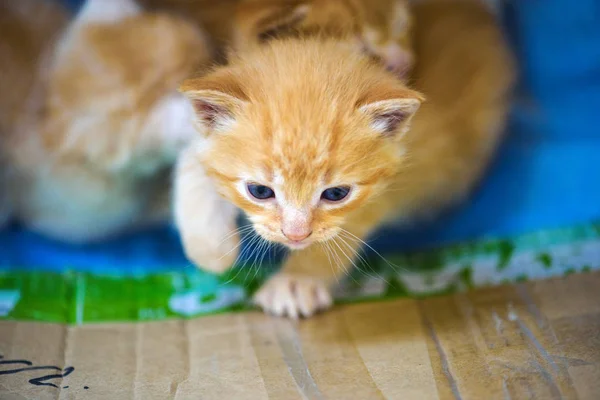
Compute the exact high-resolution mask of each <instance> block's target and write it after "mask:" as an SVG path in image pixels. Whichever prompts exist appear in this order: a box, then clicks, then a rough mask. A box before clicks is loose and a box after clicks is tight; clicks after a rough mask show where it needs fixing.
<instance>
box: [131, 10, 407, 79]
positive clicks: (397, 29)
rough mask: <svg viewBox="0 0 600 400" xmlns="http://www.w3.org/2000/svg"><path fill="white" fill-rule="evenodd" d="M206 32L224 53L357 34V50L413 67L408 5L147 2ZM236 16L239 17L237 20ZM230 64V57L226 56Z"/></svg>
mask: <svg viewBox="0 0 600 400" xmlns="http://www.w3.org/2000/svg"><path fill="white" fill-rule="evenodd" d="M142 3H143V4H145V5H149V6H152V7H154V8H157V9H161V8H166V9H169V10H172V11H175V12H179V13H181V14H183V15H186V16H187V17H189V18H191V19H193V20H195V21H197V22H198V23H199V24H200V25H202V26H204V27H205V28H206V29H207V31H208V32H209V33H210V35H211V37H214V38H215V39H216V41H217V43H218V45H219V46H220V47H221V48H222V49H223V48H226V47H233V48H234V49H238V50H240V49H247V48H248V47H249V46H251V45H257V44H260V43H262V42H264V41H265V40H267V39H268V38H271V37H273V36H282V35H290V34H293V33H294V32H298V31H300V32H302V33H304V34H306V33H307V31H310V30H314V29H315V27H316V28H318V29H319V30H321V31H322V30H327V31H328V34H329V35H332V34H337V35H340V34H342V35H345V34H353V35H355V36H356V39H357V40H356V41H355V43H354V44H355V45H356V46H357V47H358V48H359V49H361V50H366V51H368V52H369V54H371V55H373V56H376V57H378V58H380V59H382V60H384V62H385V63H386V65H387V66H388V67H389V68H390V69H391V70H393V71H396V72H397V73H399V74H405V73H406V72H407V71H408V70H409V69H410V67H411V65H412V63H413V54H412V44H411V29H412V18H411V14H410V9H409V7H408V0H220V1H210V0H196V1H189V0H142ZM232 15H235V17H234V18H232ZM221 53H223V54H222V56H221V58H223V59H225V58H226V54H225V53H226V51H221Z"/></svg>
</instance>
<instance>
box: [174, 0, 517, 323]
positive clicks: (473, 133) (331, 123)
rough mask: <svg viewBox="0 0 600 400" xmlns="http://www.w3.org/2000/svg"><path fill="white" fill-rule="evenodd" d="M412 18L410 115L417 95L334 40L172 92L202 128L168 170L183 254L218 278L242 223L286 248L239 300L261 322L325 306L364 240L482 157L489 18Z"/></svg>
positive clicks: (476, 166)
mask: <svg viewBox="0 0 600 400" xmlns="http://www.w3.org/2000/svg"><path fill="white" fill-rule="evenodd" d="M414 14H415V19H416V21H417V23H416V31H415V53H416V56H417V57H416V59H417V64H416V66H415V70H414V74H415V80H416V86H415V88H416V89H417V90H419V92H421V93H424V94H425V96H426V97H427V101H426V102H424V103H423V105H422V106H421V107H420V110H419V111H418V112H417V109H419V106H420V104H421V102H422V100H423V97H422V95H421V94H419V92H417V91H414V90H412V89H409V88H407V87H406V86H405V85H404V84H402V83H401V82H400V81H399V80H397V79H396V78H395V76H393V75H392V74H389V73H387V72H386V71H385V70H384V69H383V68H382V67H381V66H380V65H379V64H377V63H374V62H372V61H371V60H370V59H369V58H368V57H367V56H365V55H363V54H361V53H360V52H357V51H355V50H353V49H352V48H351V46H348V45H347V43H343V42H341V41H340V40H339V39H334V40H328V39H323V38H319V37H309V38H285V39H275V40H272V41H270V42H269V43H267V44H265V45H264V46H260V47H258V48H252V49H251V51H248V52H246V53H242V54H240V55H238V56H237V57H236V58H235V59H232V61H231V64H230V65H229V66H227V67H223V68H220V69H217V70H215V71H214V72H213V73H211V74H209V75H208V76H205V77H199V78H195V79H190V80H188V81H186V82H185V83H184V84H183V85H182V87H181V90H182V92H183V93H185V94H186V95H187V96H188V97H189V99H190V101H191V102H192V104H193V105H194V108H195V110H196V115H197V118H196V123H197V124H198V127H199V129H200V130H201V132H202V133H203V135H202V136H200V137H199V138H198V139H197V141H196V142H195V143H194V144H193V145H192V146H190V147H189V148H188V149H187V150H186V151H184V152H183V153H182V156H181V157H180V160H179V162H178V168H177V172H176V188H175V215H176V222H177V225H178V227H179V229H180V232H181V234H182V238H183V243H184V247H185V250H186V253H187V255H188V256H189V258H190V259H191V260H192V261H194V262H195V263H197V264H198V266H200V267H201V268H205V269H208V270H211V271H213V272H217V273H219V272H223V271H224V270H225V269H227V268H228V267H229V266H230V264H231V262H232V261H233V260H234V258H235V257H234V254H233V253H235V251H234V250H235V249H236V246H238V244H239V236H238V235H237V234H236V233H235V232H236V231H235V230H234V228H235V222H234V221H235V216H236V214H237V212H239V210H241V211H242V212H244V213H245V214H246V215H247V216H248V217H249V219H250V221H251V222H252V224H253V227H254V229H255V230H256V232H257V233H258V234H259V235H260V236H261V237H263V238H264V239H265V240H267V241H272V242H278V243H282V244H283V245H285V246H287V247H288V248H290V249H292V250H293V251H292V252H291V254H290V256H289V258H288V259H287V261H286V262H285V263H284V265H283V268H282V270H281V271H280V272H279V273H277V274H276V275H275V276H273V277H272V278H271V279H270V280H269V281H267V283H266V284H265V285H264V286H263V287H262V288H261V289H260V290H259V291H258V292H257V293H256V295H255V297H254V301H255V302H256V304H258V305H259V306H260V307H262V308H263V309H264V310H265V311H267V312H270V313H273V314H276V315H287V316H289V317H293V318H296V317H298V316H304V317H307V316H310V315H312V314H314V313H315V312H317V311H319V310H322V309H325V308H327V307H329V306H330V305H331V294H330V293H331V292H330V290H331V286H332V285H333V284H335V282H336V281H337V280H338V279H340V278H341V277H342V276H343V275H344V274H345V273H346V272H347V271H348V269H349V268H351V267H352V266H353V257H354V255H355V253H356V251H357V250H358V249H359V248H360V247H361V244H362V241H363V240H366V238H367V237H368V235H369V234H370V233H372V232H373V230H374V229H376V228H377V227H378V226H380V225H381V224H383V223H387V222H391V221H394V220H397V219H398V218H400V219H401V220H412V219H415V218H419V217H423V216H430V215H435V214H436V213H438V212H439V211H440V210H442V209H443V208H444V207H447V206H450V205H452V204H454V203H456V202H458V201H460V200H462V199H463V198H464V197H465V196H466V195H467V193H468V191H469V190H470V189H471V188H472V187H473V185H474V184H475V183H476V182H477V180H478V178H479V177H480V176H481V174H482V172H483V171H484V169H485V167H486V165H487V164H488V162H489V160H490V158H491V156H492V155H493V153H494V150H495V149H496V146H497V144H498V141H499V139H500V137H501V132H502V128H503V124H504V119H505V115H506V112H507V108H508V100H507V98H508V94H509V92H510V89H511V86H512V83H513V80H514V73H513V69H512V58H511V55H510V53H509V51H508V49H507V46H506V44H505V42H504V40H503V38H502V35H501V32H500V31H499V28H498V26H497V25H496V23H495V21H494V20H493V18H492V17H491V16H490V15H489V13H488V12H487V11H486V10H485V8H483V6H482V5H480V4H479V3H478V2H475V1H473V2H469V1H462V2H453V3H449V2H445V1H439V2H438V1H431V2H426V3H423V4H419V5H417V6H415V8H414ZM409 128H410V129H409ZM232 231H233V232H234V233H232Z"/></svg>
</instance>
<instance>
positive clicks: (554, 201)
mask: <svg viewBox="0 0 600 400" xmlns="http://www.w3.org/2000/svg"><path fill="white" fill-rule="evenodd" d="M69 2H70V3H71V5H73V6H76V5H77V3H79V2H78V1H77V0H69ZM504 11H505V16H506V22H507V32H508V35H509V37H510V38H511V40H512V42H513V44H514V48H515V52H516V53H517V55H518V58H519V60H520V64H521V76H522V80H521V85H520V87H519V92H518V97H517V99H516V101H515V104H514V110H513V113H512V116H511V120H510V124H509V132H508V136H507V139H506V141H505V143H504V145H503V147H502V149H501V151H500V153H499V156H498V158H497V160H496V162H495V163H494V165H493V167H492V169H491V171H490V174H489V175H488V176H487V177H486V179H485V181H484V182H483V183H482V185H481V187H480V188H479V189H478V190H477V191H476V193H475V194H474V196H473V197H472V198H471V200H470V202H469V203H467V204H465V205H464V206H462V207H461V208H460V209H458V210H455V211H453V212H451V213H449V214H448V215H446V216H444V217H443V218H441V219H439V220H438V221H436V222H435V223H433V224H430V225H427V226H419V227H413V228H411V229H408V230H402V231H401V230H395V229H394V230H387V231H382V232H380V233H378V234H377V235H375V238H374V243H375V245H376V246H377V247H378V248H379V249H380V250H382V251H394V252H396V251H401V250H410V249H415V248H427V247H433V246H440V245H443V244H447V243H450V242H457V241H464V240H474V239H477V238H482V237H486V238H489V237H506V236H512V235H515V234H518V233H523V232H527V231H535V230H540V229H545V228H552V227H559V226H568V225H573V224H581V223H585V222H589V221H593V220H599V219H600V116H599V113H600V2H598V1H596V0H578V1H566V0H545V1H539V0H530V1H514V2H513V3H510V4H509V5H507V6H506V7H505V10H504ZM186 265H188V263H187V261H186V260H185V257H184V256H183V253H182V250H181V246H180V244H179V239H178V237H177V235H176V233H175V232H173V231H172V230H171V229H170V228H167V227H165V228H157V229H155V230H152V231H147V232H143V233H139V234H135V235H131V236H127V237H122V238H119V239H115V240H113V241H110V242H107V243H103V244H97V245H89V246H69V245H64V244H61V243H56V242H53V241H51V240H48V239H46V238H43V237H40V236H38V235H36V234H33V233H31V232H27V231H25V230H23V229H22V228H20V227H18V226H12V227H10V228H9V229H8V230H5V231H3V232H0V268H13V267H19V268H41V269H47V270H53V271H62V270H65V269H70V268H77V269H82V270H87V271H97V272H120V273H143V272H150V271H159V270H165V269H172V268H181V267H183V266H186Z"/></svg>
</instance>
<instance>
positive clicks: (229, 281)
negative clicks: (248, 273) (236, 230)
mask: <svg viewBox="0 0 600 400" xmlns="http://www.w3.org/2000/svg"><path fill="white" fill-rule="evenodd" d="M244 239H245V238H244ZM244 239H242V240H241V241H240V244H239V245H238V246H237V247H239V246H240V245H241V244H242V243H243V242H244ZM257 239H260V236H254V237H252V238H251V239H249V243H248V244H247V246H248V247H247V248H250V247H251V246H252V245H253V244H254V243H255V242H256V241H257ZM237 247H236V248H237ZM247 248H246V249H243V250H242V251H241V252H240V254H238V256H237V257H236V259H235V261H234V262H233V264H232V265H233V267H234V268H235V267H236V265H237V264H238V261H239V260H240V258H241V257H242V255H243V254H244V252H245V251H246V250H247ZM242 269H244V266H243V265H241V266H239V267H238V271H237V273H236V274H235V275H234V276H233V277H232V278H230V279H228V280H227V281H226V282H224V283H222V284H221V285H222V286H223V285H227V284H229V283H231V282H233V281H234V280H235V279H236V278H237V277H238V276H239V275H240V273H241V272H242Z"/></svg>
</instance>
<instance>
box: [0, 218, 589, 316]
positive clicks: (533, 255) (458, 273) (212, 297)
mask: <svg viewBox="0 0 600 400" xmlns="http://www.w3.org/2000/svg"><path fill="white" fill-rule="evenodd" d="M366 262H367V263H366V264H365V265H363V266H360V268H359V269H357V270H356V271H354V272H353V273H352V274H351V276H350V277H349V279H347V280H345V281H344V282H343V283H342V285H340V288H339V289H338V291H337V293H336V297H337V299H338V302H344V303H345V302H357V301H373V300H381V299H389V298H396V297H401V296H415V297H422V296H431V295H437V294H443V293H451V292H453V291H456V290H462V289H471V288H475V287H481V286H487V285H497V284H504V283H512V282H521V281H524V280H529V279H541V278H547V277H551V276H561V275H565V274H569V273H573V272H587V271H592V270H600V224H597V223H593V224H588V225H586V226H578V227H572V228H567V229H559V230H550V231H542V232H537V233H534V234H529V235H523V236H519V237H516V238H513V239H511V240H482V241H477V242H473V243H467V244H460V245H455V246H449V247H444V248H441V249H435V250H431V251H422V252H416V253H411V254H393V255H388V256H387V257H386V259H383V258H382V257H379V256H377V255H374V254H371V255H370V256H369V257H368V259H367V260H366ZM264 267H266V266H263V268H260V269H258V270H257V269H256V268H255V269H253V270H251V269H250V268H248V266H245V267H244V266H242V267H241V268H239V269H235V270H233V271H231V272H230V273H229V274H227V275H226V276H223V277H216V276H213V275H210V274H208V273H205V272H202V271H199V270H196V269H192V268H187V269H184V270H179V271H174V272H169V273H160V274H152V275H147V276H136V277H132V276H101V275H94V274H90V273H85V272H75V271H71V272H68V273H64V274H56V273H50V272H23V271H5V272H0V319H7V320H33V321H47V322H61V323H70V324H81V323H93V322H106V321H148V320H164V319H168V318H182V317H183V318H187V317H195V316H199V315H207V314H215V313H221V312H230V311H241V310H247V309H249V308H250V307H249V306H248V305H247V299H248V298H249V296H250V295H251V293H253V292H254V291H255V290H256V289H257V288H258V287H259V286H260V284H261V283H262V282H263V281H264V280H265V279H266V278H267V275H268V271H270V270H272V268H264Z"/></svg>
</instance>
